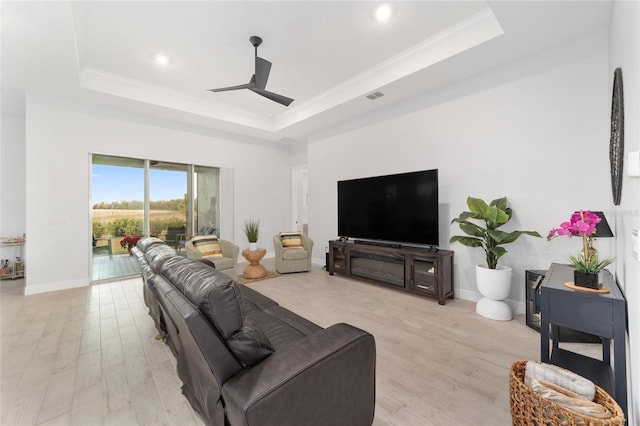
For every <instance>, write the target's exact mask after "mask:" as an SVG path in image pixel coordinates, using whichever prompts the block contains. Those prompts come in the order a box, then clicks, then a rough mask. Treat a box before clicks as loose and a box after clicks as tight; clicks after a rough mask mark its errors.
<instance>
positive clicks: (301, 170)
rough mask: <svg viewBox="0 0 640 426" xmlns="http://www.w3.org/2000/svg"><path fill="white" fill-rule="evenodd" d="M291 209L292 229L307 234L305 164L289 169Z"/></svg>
mask: <svg viewBox="0 0 640 426" xmlns="http://www.w3.org/2000/svg"><path fill="white" fill-rule="evenodd" d="M291 209H292V211H291V218H292V222H293V223H292V224H291V225H292V227H293V230H296V231H301V232H302V233H303V234H304V235H309V171H308V169H307V166H306V165H305V166H298V167H293V168H292V169H291Z"/></svg>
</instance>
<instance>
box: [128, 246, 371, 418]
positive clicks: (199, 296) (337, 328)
mask: <svg viewBox="0 0 640 426" xmlns="http://www.w3.org/2000/svg"><path fill="white" fill-rule="evenodd" d="M133 252H134V254H135V255H136V256H137V258H138V261H139V262H140V264H141V266H142V271H143V279H144V299H145V303H146V304H147V306H148V307H149V314H150V315H151V317H152V318H153V320H154V322H155V324H156V327H157V328H158V330H159V332H160V333H161V334H162V335H163V336H165V343H166V344H167V345H168V346H169V347H170V348H171V351H172V352H173V354H174V355H175V357H176V360H177V372H178V376H179V377H180V379H181V380H182V382H183V387H182V392H183V394H184V395H185V396H186V398H187V399H188V401H189V402H190V404H191V405H192V407H193V408H194V410H195V411H196V412H198V413H199V414H200V416H201V417H202V419H203V420H204V421H205V423H207V424H210V425H220V426H225V425H259V426H269V425H273V426H287V425H292V426H302V425H304V426H314V425H318V426H320V425H323V426H324V425H331V426H336V425H345V426H346V425H349V426H359V425H370V424H371V423H372V422H373V416H374V406H375V364H376V349H375V341H374V338H373V336H372V335H371V334H369V333H367V332H365V331H363V330H360V329H358V328H355V327H353V326H350V325H348V324H335V325H332V326H330V327H328V328H322V327H320V326H318V325H316V324H314V323H312V322H310V321H308V320H306V319H304V318H302V317H300V316H299V315H296V314H295V313H293V312H291V311H289V310H287V309H285V308H283V307H282V306H280V305H278V303H276V302H275V301H273V300H272V299H269V298H268V297H265V296H263V295H262V294H260V293H258V292H256V291H255V290H252V289H251V288H249V287H246V286H243V285H239V284H237V283H236V282H235V281H234V280H233V279H231V278H230V277H229V276H227V275H225V274H223V273H221V272H219V271H216V270H215V269H214V267H213V266H212V265H211V264H207V263H206V262H202V261H197V260H191V259H187V258H185V257H182V256H178V255H176V253H175V251H174V250H173V249H172V248H171V247H168V246H167V245H166V244H164V242H163V241H162V240H159V239H157V238H145V239H142V240H140V241H139V242H138V244H137V246H136V247H135V248H134V249H133Z"/></svg>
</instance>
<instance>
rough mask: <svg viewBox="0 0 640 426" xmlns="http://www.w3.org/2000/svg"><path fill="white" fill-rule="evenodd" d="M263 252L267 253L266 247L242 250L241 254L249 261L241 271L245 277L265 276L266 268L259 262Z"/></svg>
mask: <svg viewBox="0 0 640 426" xmlns="http://www.w3.org/2000/svg"><path fill="white" fill-rule="evenodd" d="M265 254H267V250H266V249H258V250H242V256H244V258H245V259H247V261H249V265H248V266H247V267H246V268H245V270H244V272H243V273H242V275H243V276H244V277H245V278H249V279H256V278H262V277H266V276H267V270H266V269H265V267H264V266H262V265H261V264H260V260H261V259H262V258H263V257H264V255H265Z"/></svg>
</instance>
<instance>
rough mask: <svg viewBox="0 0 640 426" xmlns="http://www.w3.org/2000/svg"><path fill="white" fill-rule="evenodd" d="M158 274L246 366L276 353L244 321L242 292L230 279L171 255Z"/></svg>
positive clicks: (250, 325)
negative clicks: (196, 310)
mask: <svg viewBox="0 0 640 426" xmlns="http://www.w3.org/2000/svg"><path fill="white" fill-rule="evenodd" d="M159 273H160V274H162V275H163V276H164V277H165V278H166V279H167V280H168V281H169V282H171V284H172V285H173V286H174V287H175V288H176V289H177V290H178V291H179V292H181V293H182V294H183V295H184V296H185V298H186V299H187V300H189V302H191V304H192V305H194V306H195V307H196V308H198V310H199V311H200V312H201V313H202V315H203V316H204V317H205V318H206V320H207V321H208V322H209V323H210V324H212V325H213V326H214V328H215V329H216V331H217V332H218V334H219V336H220V337H221V338H222V339H223V340H224V341H225V343H226V345H227V346H228V348H229V350H230V351H231V352H232V353H233V355H234V356H235V357H236V359H237V360H238V361H240V363H241V364H242V366H243V367H247V366H250V365H254V364H256V363H258V362H260V361H261V360H262V359H264V358H265V357H267V356H269V355H270V354H271V353H272V352H273V346H272V345H271V342H270V341H269V339H268V338H267V336H266V335H265V334H264V333H263V332H262V331H261V330H260V329H259V327H257V326H256V325H255V324H250V323H247V322H246V321H245V316H244V312H243V302H242V293H241V292H240V288H239V286H238V284H237V283H236V282H235V281H234V280H233V279H231V277H229V276H228V275H226V274H224V273H222V272H220V271H217V270H215V269H213V268H211V267H210V266H208V265H206V264H204V263H202V262H199V261H195V260H191V259H187V258H184V257H182V256H171V257H169V258H167V259H166V260H165V261H163V262H162V263H160V264H159Z"/></svg>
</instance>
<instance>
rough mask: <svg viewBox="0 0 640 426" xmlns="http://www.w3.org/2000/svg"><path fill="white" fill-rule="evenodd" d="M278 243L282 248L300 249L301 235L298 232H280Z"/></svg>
mask: <svg viewBox="0 0 640 426" xmlns="http://www.w3.org/2000/svg"><path fill="white" fill-rule="evenodd" d="M280 241H282V246H283V247H284V248H302V235H301V234H300V232H281V233H280Z"/></svg>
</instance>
